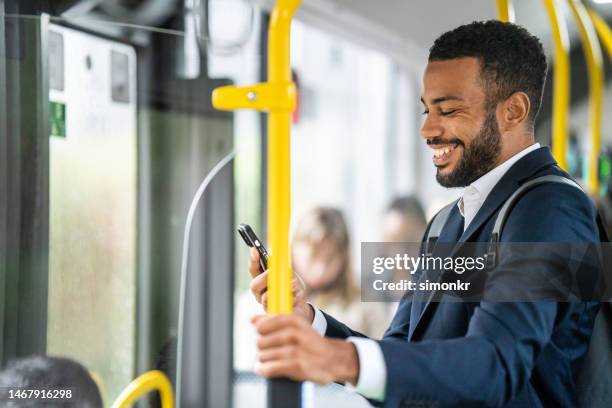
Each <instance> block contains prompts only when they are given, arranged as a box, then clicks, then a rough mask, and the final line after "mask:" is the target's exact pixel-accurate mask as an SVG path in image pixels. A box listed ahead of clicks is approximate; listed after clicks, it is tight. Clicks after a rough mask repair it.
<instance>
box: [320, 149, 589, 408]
mask: <svg viewBox="0 0 612 408" xmlns="http://www.w3.org/2000/svg"><path fill="white" fill-rule="evenodd" d="M547 174H558V175H564V176H567V174H565V173H564V172H563V171H562V170H561V169H559V167H558V166H556V162H555V160H554V159H553V157H552V156H551V154H550V150H549V149H548V148H546V147H543V148H540V149H538V150H535V151H533V152H530V153H529V154H527V155H525V156H524V157H523V158H521V159H520V160H519V161H517V162H516V163H515V164H514V165H513V166H512V167H511V168H510V169H509V170H508V171H507V173H506V174H505V175H504V176H503V177H502V178H501V180H500V181H499V182H498V183H497V185H496V186H495V187H494V188H493V190H492V191H491V193H490V194H489V196H488V197H487V199H486V201H485V202H484V204H483V205H482V207H481V208H480V210H479V211H478V213H477V214H476V216H475V218H474V219H473V221H472V222H471V223H470V225H469V226H468V228H467V230H466V231H465V232H462V231H463V217H462V216H461V214H460V213H459V211H458V209H457V208H456V207H455V208H453V210H452V211H451V213H450V216H449V219H448V221H447V223H446V225H445V226H444V228H443V229H442V232H441V234H440V238H439V240H438V242H451V243H456V245H457V246H460V245H461V244H462V243H463V242H483V241H487V240H488V239H489V236H490V233H491V230H492V228H493V223H494V220H495V215H496V214H497V212H498V211H499V209H500V207H501V206H502V205H503V203H504V202H505V201H506V199H507V198H508V197H509V196H510V195H511V194H512V192H514V191H515V190H516V189H517V188H518V186H519V185H521V184H522V183H524V182H526V181H528V180H530V179H533V178H536V177H539V176H542V175H547ZM457 237H459V238H457ZM501 241H502V242H571V243H576V242H600V233H599V230H598V225H597V211H596V209H595V207H594V206H593V204H592V202H591V200H590V199H589V198H588V197H587V196H586V195H585V194H584V193H583V192H581V191H580V190H578V189H576V188H574V187H571V186H566V185H561V184H558V183H546V184H542V185H539V186H537V187H535V188H533V189H532V190H530V191H528V192H527V193H526V194H525V195H524V196H523V197H522V198H521V199H520V201H519V202H518V203H517V204H516V206H515V207H514V209H513V210H512V211H511V213H510V215H509V216H508V219H507V221H506V223H505V226H504V230H503V234H502V237H501ZM479 255H480V254H479ZM552 256H559V254H554V255H553V254H551V257H552ZM543 258H546V257H543ZM503 262H504V261H503V260H500V264H499V265H498V267H497V268H496V269H495V271H494V272H493V273H496V272H497V271H498V270H502V269H504V265H503ZM541 262H542V264H541V265H540V267H543V268H548V269H549V270H550V269H551V268H553V269H552V270H553V271H554V268H559V265H563V262H564V261H563V259H543V260H542V261H541ZM514 269H517V270H511V273H513V274H517V277H518V274H521V273H528V271H526V270H521V268H514ZM523 269H526V268H523ZM598 309H599V303H597V302H576V303H556V302H543V301H541V302H513V303H510V302H505V303H503V302H487V301H481V302H479V303H474V302H472V303H468V302H430V301H429V298H428V297H421V298H415V299H412V300H405V301H402V302H401V303H400V305H399V308H398V310H397V312H396V315H395V317H394V318H393V321H392V322H391V325H390V326H389V328H388V329H387V331H386V333H385V335H384V337H383V339H382V340H378V343H379V344H380V347H381V349H382V352H383V355H384V359H385V363H386V367H387V380H386V390H385V400H384V402H383V405H384V406H385V407H402V406H420V407H422V406H430V405H431V406H436V407H442V406H459V407H472V406H487V407H521V408H524V407H573V406H576V395H575V394H576V393H575V380H576V374H577V371H578V367H579V365H580V363H581V359H582V357H583V356H584V355H585V352H586V351H587V349H588V344H589V338H590V336H591V333H592V330H593V322H594V318H595V315H596V314H597V311H598ZM325 317H326V319H327V323H328V325H327V331H326V336H328V337H335V338H346V337H348V336H363V335H362V334H360V333H357V332H355V331H353V330H351V329H350V328H348V327H347V326H345V325H343V324H342V323H340V322H338V321H337V320H335V319H334V318H333V317H331V316H329V315H325Z"/></svg>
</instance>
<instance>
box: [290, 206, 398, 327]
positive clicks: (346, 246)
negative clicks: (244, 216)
mask: <svg viewBox="0 0 612 408" xmlns="http://www.w3.org/2000/svg"><path fill="white" fill-rule="evenodd" d="M292 257H293V268H294V272H295V273H297V274H298V276H301V277H302V279H303V280H304V283H305V286H306V299H307V301H309V302H312V303H314V304H316V305H317V307H321V308H323V309H325V310H326V311H328V310H329V311H330V313H331V314H333V315H334V316H339V319H341V320H342V321H349V322H351V324H352V325H353V326H354V327H357V329H356V330H358V331H360V332H362V333H368V334H371V335H382V334H383V333H384V331H385V329H386V327H387V325H388V321H389V320H390V319H389V316H388V315H387V313H386V311H385V307H384V305H382V304H380V303H373V302H367V303H366V302H361V291H360V289H359V286H358V285H357V284H356V283H355V277H354V276H353V270H352V268H351V248H350V239H349V233H348V229H347V226H346V222H345V220H344V216H343V215H342V213H341V212H340V210H338V209H335V208H330V207H317V208H313V209H312V210H310V211H309V212H308V213H306V214H305V216H304V217H303V218H302V219H301V220H300V221H299V222H298V224H297V228H296V230H295V233H294V235H293V240H292Z"/></svg>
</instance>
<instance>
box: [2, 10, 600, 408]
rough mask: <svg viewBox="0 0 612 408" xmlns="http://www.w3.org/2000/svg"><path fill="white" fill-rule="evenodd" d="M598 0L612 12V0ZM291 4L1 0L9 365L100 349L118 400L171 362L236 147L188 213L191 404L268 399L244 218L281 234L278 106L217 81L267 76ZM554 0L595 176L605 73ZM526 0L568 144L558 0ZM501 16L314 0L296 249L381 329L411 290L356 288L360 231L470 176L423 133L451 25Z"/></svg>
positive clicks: (359, 322) (101, 372)
mask: <svg viewBox="0 0 612 408" xmlns="http://www.w3.org/2000/svg"><path fill="white" fill-rule="evenodd" d="M586 4H588V5H589V6H590V7H592V8H593V9H594V10H596V11H597V12H598V13H599V14H600V15H601V16H602V17H603V18H604V19H606V20H607V21H608V24H610V22H612V2H606V1H589V2H586ZM272 6H273V2H272V1H263V0H108V1H102V0H80V1H79V0H60V1H52V0H47V1H44V0H40V1H34V0H21V1H17V0H0V17H1V18H0V363H2V367H5V366H6V365H7V364H8V363H9V362H10V361H12V360H14V359H16V358H22V357H27V356H30V355H33V354H48V355H54V356H63V357H69V358H71V359H74V360H76V361H78V362H80V363H81V364H83V365H84V366H85V367H86V368H87V369H88V371H89V372H90V373H91V375H92V377H93V378H94V380H95V381H96V383H97V385H98V387H99V389H100V392H101V395H102V397H103V399H104V403H105V405H110V404H111V403H112V401H114V400H115V398H117V396H118V395H119V393H120V392H121V390H122V389H123V388H124V387H125V386H126V385H127V384H128V383H129V382H130V381H131V380H132V379H133V378H135V377H136V376H137V375H139V374H141V373H143V372H146V371H148V370H151V369H153V368H155V367H160V364H162V365H161V366H162V367H165V366H164V365H163V360H164V358H167V356H164V350H166V351H167V350H168V347H167V346H168V344H170V345H172V343H173V342H174V344H175V343H176V336H177V334H178V315H179V298H180V296H179V291H180V271H181V253H182V249H183V233H184V227H185V220H186V216H187V211H188V208H189V204H190V202H191V199H192V197H193V195H194V193H195V191H196V189H197V188H198V186H199V185H200V183H201V181H202V180H203V179H204V177H206V175H207V174H208V172H209V171H210V170H211V169H212V168H213V167H214V166H215V165H216V164H217V163H218V162H219V161H220V160H221V159H222V158H223V157H225V156H226V155H227V154H229V153H230V152H232V151H235V152H236V157H235V159H234V160H233V161H232V162H231V163H230V164H229V165H228V166H225V167H224V168H223V169H222V170H221V171H220V173H219V174H218V175H217V176H216V177H215V178H214V181H213V182H212V184H211V186H210V188H209V189H208V190H207V191H206V193H205V195H204V198H203V200H202V203H201V204H200V205H199V207H198V210H197V212H196V217H195V220H194V226H193V229H192V232H191V243H190V255H189V265H188V271H189V277H190V278H189V279H190V280H189V285H188V287H187V297H186V299H187V300H186V306H185V307H186V326H187V328H186V335H185V336H186V339H185V342H186V343H185V353H186V355H187V356H188V358H189V361H190V362H189V363H186V364H185V367H184V370H186V371H184V373H185V375H184V376H183V381H184V387H185V388H184V389H185V391H184V394H183V398H184V401H185V404H186V406H236V407H243V406H249V407H254V406H264V405H265V391H264V387H265V382H264V381H263V380H261V379H260V378H258V377H257V376H255V375H254V374H253V373H252V371H253V363H254V361H255V360H254V359H255V349H254V341H255V334H254V332H253V330H252V328H251V326H250V324H249V323H248V319H249V317H250V316H251V315H253V314H256V313H260V312H262V310H261V306H259V305H258V304H257V303H255V301H254V300H253V299H252V298H251V296H250V295H249V293H248V284H249V275H248V272H247V268H246V266H247V262H248V249H247V248H246V247H245V246H244V244H243V242H242V241H241V240H240V238H239V236H238V235H237V234H236V233H235V227H236V225H237V224H239V223H248V224H250V225H251V226H252V227H253V229H254V230H255V231H256V232H257V233H258V235H259V236H260V237H261V238H262V240H263V241H264V242H266V236H267V235H266V191H267V181H266V167H267V163H268V158H267V152H266V149H267V140H266V133H267V129H266V121H265V115H264V114H261V113H257V112H254V111H237V112H221V111H217V110H214V109H213V108H212V106H211V102H210V96H211V92H212V89H214V88H216V87H218V86H222V85H228V84H237V85H248V84H253V83H256V82H260V81H264V80H265V73H266V70H267V66H266V56H267V50H266V42H267V30H268V24H269V13H270V10H271V7H272ZM557 6H558V10H559V12H560V13H561V15H562V16H563V17H564V18H565V20H566V21H567V22H568V23H567V25H568V33H569V42H570V44H571V51H570V66H571V116H570V119H569V121H570V134H571V135H572V139H571V140H572V143H571V145H570V149H569V150H568V157H567V158H568V163H569V166H570V171H571V173H572V174H573V175H574V176H576V177H577V178H579V179H580V178H582V177H583V176H584V174H585V170H584V169H585V166H586V159H585V158H586V157H587V151H588V148H589V143H590V142H589V140H590V138H589V135H588V130H589V123H588V76H587V69H586V64H585V59H584V54H583V49H582V45H581V41H580V38H579V37H578V31H577V28H576V24H575V23H574V21H573V18H572V15H571V12H570V11H569V8H568V7H567V4H566V2H564V1H558V2H557ZM514 7H515V13H516V22H517V23H519V24H521V25H524V26H525V27H526V28H527V29H528V30H529V31H531V32H532V33H533V34H535V35H537V36H538V37H539V38H540V39H541V40H542V42H543V44H544V46H545V48H546V50H547V54H548V55H549V57H550V60H549V61H550V67H551V72H550V73H549V77H548V83H547V87H546V90H545V96H544V104H543V108H542V111H541V114H540V116H539V118H538V121H537V123H536V138H537V140H538V142H540V143H541V144H543V145H550V142H551V136H550V135H551V119H552V77H553V75H554V72H552V47H553V42H552V37H551V29H550V24H549V22H548V17H547V14H546V9H545V7H544V5H543V2H538V1H532V0H516V1H515V2H514ZM497 17H498V14H497V5H496V2H495V1H493V0H465V1H462V2H456V1H452V0H423V1H410V2H408V1H403V0H384V1H376V2H374V1H369V0H303V4H302V6H301V8H300V9H299V10H298V12H297V14H296V17H295V20H294V22H293V25H292V31H291V62H292V67H293V75H294V81H295V82H296V84H297V85H298V99H299V101H298V107H297V109H296V111H295V112H294V113H293V116H292V135H291V154H292V157H291V172H292V173H291V182H292V191H291V200H292V202H291V206H292V222H291V225H292V226H291V233H292V236H293V237H294V242H293V244H294V246H293V251H294V258H297V259H299V260H300V266H301V270H302V272H301V273H302V274H303V275H305V276H304V278H305V281H306V282H307V284H308V295H309V296H310V298H311V299H312V300H313V302H315V303H318V304H322V305H325V306H326V310H332V311H335V312H336V314H337V315H339V316H340V318H341V320H342V319H344V320H346V321H349V322H353V324H354V325H356V328H358V329H359V328H361V329H362V330H364V331H366V332H367V333H368V334H371V335H374V336H380V335H381V334H382V331H384V329H385V328H386V325H387V323H388V322H389V321H390V318H391V316H392V313H393V309H394V307H393V305H389V304H382V303H381V304H376V303H362V302H360V301H359V296H360V294H359V282H360V279H359V272H360V271H359V264H360V262H359V260H360V243H361V242H368V241H381V240H397V241H413V242H414V241H419V240H420V236H421V234H422V231H423V230H424V227H425V225H426V220H428V219H429V218H430V217H431V216H432V215H433V214H435V212H436V211H437V210H438V209H440V208H441V207H442V206H443V205H444V204H446V203H448V202H449V201H451V200H452V199H454V198H455V197H457V196H458V195H459V194H460V190H448V189H443V188H442V187H440V186H439V185H438V184H437V183H436V182H435V169H434V167H433V166H432V165H431V163H430V159H429V157H430V151H429V149H427V148H426V146H425V144H424V143H423V142H422V140H421V139H420V137H419V128H420V125H421V122H422V118H421V106H420V102H419V98H420V92H421V75H422V71H423V69H424V67H425V64H426V60H427V55H428V49H429V47H430V46H431V44H432V43H433V40H434V39H435V38H436V37H437V36H439V35H440V34H441V33H442V32H444V31H447V30H450V29H452V28H454V27H456V26H458V25H461V24H463V23H469V22H471V21H474V20H484V19H495V18H497ZM602 51H603V55H604V61H605V65H604V71H605V74H606V81H605V91H604V98H605V101H604V117H603V125H602V126H603V145H604V148H603V149H602V156H601V159H600V162H601V166H600V168H601V173H600V178H601V184H602V188H601V191H600V192H598V194H597V197H596V198H597V200H599V201H601V202H603V203H607V202H608V201H609V199H610V198H609V194H610V193H609V189H608V183H609V176H610V159H609V154H610V152H611V151H612V150H610V147H611V146H612V115H611V114H610V113H612V107H611V106H612V105H610V104H611V103H612V81H611V80H610V78H611V77H612V75H611V74H612V68H611V65H610V59H609V58H608V54H606V50H605V49H603V50H602ZM607 200H608V201H607ZM296 268H297V269H300V267H298V266H296ZM317 268H319V269H317ZM312 270H318V271H319V272H320V274H319V276H314V275H313V276H308V271H312ZM332 314H334V313H332ZM174 347H175V346H174ZM170 350H173V348H172V347H170ZM160 352H161V353H162V354H161V356H160ZM172 353H175V351H174V352H172V351H171V355H172ZM170 358H174V359H176V357H170ZM160 359H161V360H162V362H161V363H160ZM306 388H307V394H308V395H309V397H308V398H310V400H311V401H314V404H315V405H316V406H334V407H341V406H359V404H364V406H367V403H366V402H365V400H363V399H362V398H361V397H359V396H357V395H355V394H351V393H348V392H346V391H344V390H343V389H342V388H341V387H340V386H336V385H334V386H329V387H314V386H312V385H308V386H307V387H306ZM204 401H205V402H204ZM143 406H147V405H146V404H145V403H143Z"/></svg>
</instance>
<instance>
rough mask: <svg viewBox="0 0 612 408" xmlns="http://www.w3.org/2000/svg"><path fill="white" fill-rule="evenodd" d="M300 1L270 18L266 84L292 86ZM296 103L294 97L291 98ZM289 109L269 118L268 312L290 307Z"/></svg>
mask: <svg viewBox="0 0 612 408" xmlns="http://www.w3.org/2000/svg"><path fill="white" fill-rule="evenodd" d="M299 4H300V1H299V0H297V1H296V0H279V2H278V3H277V6H276V7H275V8H274V10H273V11H272V15H271V16H270V35H269V43H268V81H269V82H271V83H278V84H281V85H283V86H288V85H290V84H292V79H291V63H290V56H289V52H290V46H289V43H290V28H291V27H290V26H291V17H292V15H293V13H294V12H295V10H296V9H297V7H298V6H299ZM292 96H293V99H294V100H295V94H293V95H292ZM290 125H291V111H290V110H275V111H271V112H270V114H269V115H268V129H269V133H268V159H269V164H268V234H269V241H270V245H271V249H272V257H271V259H270V265H269V272H268V274H269V275H268V291H269V295H268V313H291V309H292V307H293V299H292V291H291V280H292V277H293V274H292V271H291V251H290V248H289V219H290V212H291V202H290V198H291V166H290V163H291V161H290V159H291V144H290V137H289V134H290Z"/></svg>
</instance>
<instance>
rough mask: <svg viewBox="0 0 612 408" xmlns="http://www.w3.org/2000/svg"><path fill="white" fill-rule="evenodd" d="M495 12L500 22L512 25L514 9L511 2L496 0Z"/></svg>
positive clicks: (508, 0)
mask: <svg viewBox="0 0 612 408" xmlns="http://www.w3.org/2000/svg"><path fill="white" fill-rule="evenodd" d="M497 11H498V13H499V19H500V21H503V22H505V23H514V21H515V17H514V7H513V5H512V0H497Z"/></svg>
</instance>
